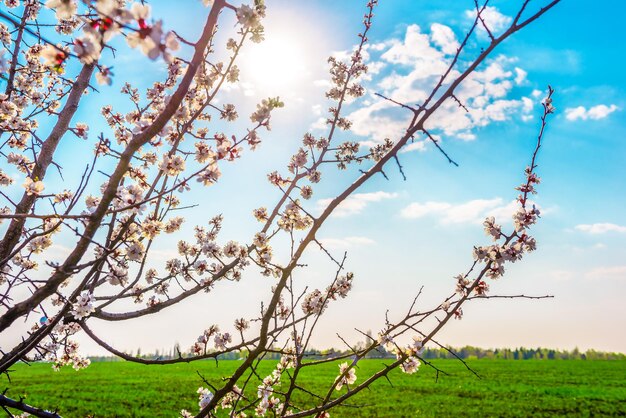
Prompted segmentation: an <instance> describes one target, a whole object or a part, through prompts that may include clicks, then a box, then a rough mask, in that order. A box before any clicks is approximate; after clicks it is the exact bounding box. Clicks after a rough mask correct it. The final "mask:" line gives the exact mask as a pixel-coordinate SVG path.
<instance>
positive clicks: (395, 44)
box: [347, 23, 535, 148]
mask: <svg viewBox="0 0 626 418" xmlns="http://www.w3.org/2000/svg"><path fill="white" fill-rule="evenodd" d="M458 45H459V44H458V40H457V38H456V35H455V34H454V32H453V30H452V29H451V28H450V27H448V26H445V25H442V24H439V23H435V24H433V25H431V27H430V33H428V34H427V33H422V29H421V28H420V26H418V25H410V26H408V27H407V28H406V31H405V34H404V39H402V40H400V39H391V40H388V41H385V42H384V43H383V44H381V45H378V47H377V48H376V50H374V49H370V50H369V53H368V56H369V58H370V60H369V61H367V64H368V66H372V65H373V66H374V68H377V66H378V65H379V64H380V63H381V62H383V63H385V64H386V65H387V66H388V67H389V68H388V70H389V71H387V72H385V73H384V76H382V77H377V78H375V80H374V81H373V82H372V83H368V84H370V85H368V86H367V87H368V90H370V91H379V92H381V93H383V94H384V95H385V96H387V97H389V98H391V99H393V100H395V101H397V102H400V103H407V104H411V103H419V102H421V101H423V100H424V99H426V97H428V94H429V92H430V90H431V89H432V87H433V86H434V85H435V84H436V83H437V81H439V78H440V76H441V75H442V74H443V73H444V72H445V71H446V70H447V68H448V65H449V62H450V60H451V59H452V55H453V54H454V53H455V52H456V48H458ZM516 61H517V60H516V59H514V58H509V57H505V56H503V55H500V56H498V57H496V58H494V59H492V60H490V61H487V62H486V63H485V65H483V67H482V68H481V69H480V70H476V71H474V72H473V73H472V74H471V75H470V76H469V77H467V78H466V79H465V80H464V82H463V83H462V84H461V85H460V86H459V87H458V88H457V90H456V97H458V98H459V100H460V101H461V102H462V103H463V105H464V106H465V108H467V109H468V111H467V112H466V111H465V110H464V109H463V107H461V106H459V104H458V103H457V102H456V101H455V100H452V99H450V100H448V101H446V102H445V103H443V104H442V105H441V106H440V107H439V109H438V110H437V112H435V113H434V114H433V115H432V116H431V117H430V118H429V119H428V121H427V122H426V126H425V127H426V129H428V130H429V131H431V133H442V134H444V135H447V136H454V137H456V138H459V139H462V140H473V139H475V135H474V133H473V132H472V131H473V129H474V128H476V127H484V126H486V125H489V124H490V123H493V122H500V121H506V120H509V119H511V118H512V117H516V116H517V117H520V118H521V119H522V120H529V119H531V118H532V110H533V106H534V102H535V99H533V98H530V97H521V98H515V99H513V98H509V97H507V96H508V95H509V94H510V92H511V90H512V89H513V87H514V86H515V85H519V84H523V83H524V81H525V79H526V71H525V70H524V69H522V68H519V67H514V63H515V62H516ZM458 75H459V73H458V71H456V70H453V71H451V73H450V75H449V76H448V79H447V80H448V81H450V80H452V79H453V78H454V77H456V76H458ZM445 84H446V83H444V85H445ZM371 99H373V102H372V103H371V104H369V105H364V106H363V107H361V108H359V109H358V110H355V111H353V112H352V113H351V114H349V115H347V117H348V119H350V120H351V121H352V123H353V125H352V132H354V133H355V134H357V135H360V136H363V137H366V138H368V140H371V141H375V142H377V143H381V142H382V141H383V140H384V139H385V138H391V139H393V140H397V139H398V138H399V137H401V136H402V135H403V134H404V133H405V132H406V127H407V125H408V122H409V121H410V119H411V116H412V115H411V114H410V112H407V111H406V110H405V109H402V108H401V107H399V106H398V105H396V104H394V103H392V102H390V101H387V100H383V99H380V98H378V97H375V96H373V95H372V96H371ZM417 147H418V146H415V147H413V148H417Z"/></svg>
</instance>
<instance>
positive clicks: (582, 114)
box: [565, 104, 619, 120]
mask: <svg viewBox="0 0 626 418" xmlns="http://www.w3.org/2000/svg"><path fill="white" fill-rule="evenodd" d="M616 110H619V107H618V106H617V105H614V104H612V105H609V106H607V105H605V104H600V105H597V106H593V107H590V108H589V109H587V108H585V107H584V106H578V107H569V108H567V109H565V119H567V120H578V119H580V120H587V119H593V120H598V119H604V118H606V117H607V116H609V115H610V114H611V113H613V112H615V111H616Z"/></svg>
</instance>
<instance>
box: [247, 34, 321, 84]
mask: <svg viewBox="0 0 626 418" xmlns="http://www.w3.org/2000/svg"><path fill="white" fill-rule="evenodd" d="M242 55H243V56H242V57H241V59H242V66H241V71H242V77H241V79H242V81H246V82H249V83H251V84H253V88H254V89H255V90H259V91H272V92H275V94H276V93H278V94H285V93H288V92H290V91H292V90H293V89H294V88H296V87H297V86H298V84H299V83H300V82H302V81H304V80H305V79H306V77H307V74H308V72H309V64H310V63H309V59H308V57H307V54H306V53H305V45H304V43H303V42H299V40H298V38H297V37H294V36H293V33H291V34H290V33H289V32H278V33H272V34H268V36H267V37H266V39H265V40H264V41H263V42H261V43H258V44H253V43H251V44H248V45H247V50H246V51H245V53H243V54H242Z"/></svg>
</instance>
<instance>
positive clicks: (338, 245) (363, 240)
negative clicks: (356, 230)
mask: <svg viewBox="0 0 626 418" xmlns="http://www.w3.org/2000/svg"><path fill="white" fill-rule="evenodd" d="M319 241H320V242H321V243H322V245H324V247H326V248H328V249H345V248H350V247H359V246H363V245H372V244H375V243H376V241H374V240H373V239H371V238H367V237H358V236H356V237H344V238H322V239H320V240H319Z"/></svg>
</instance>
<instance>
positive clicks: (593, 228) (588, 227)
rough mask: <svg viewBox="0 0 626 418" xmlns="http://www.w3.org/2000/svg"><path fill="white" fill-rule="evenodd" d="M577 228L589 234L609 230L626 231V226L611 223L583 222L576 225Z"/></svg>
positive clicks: (603, 232)
mask: <svg viewBox="0 0 626 418" xmlns="http://www.w3.org/2000/svg"><path fill="white" fill-rule="evenodd" d="M575 228H576V229H577V230H579V231H583V232H587V233H589V234H605V233H607V232H621V233H626V226H621V225H616V224H611V223H596V224H581V225H576V226H575Z"/></svg>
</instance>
